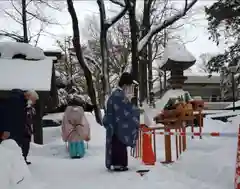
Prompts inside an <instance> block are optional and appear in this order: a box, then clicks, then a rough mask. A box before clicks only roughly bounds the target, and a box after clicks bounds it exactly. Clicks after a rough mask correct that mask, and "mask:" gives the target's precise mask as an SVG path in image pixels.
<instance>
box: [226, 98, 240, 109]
mask: <svg viewBox="0 0 240 189" xmlns="http://www.w3.org/2000/svg"><path fill="white" fill-rule="evenodd" d="M239 106H240V100H238V101H236V102H235V107H239ZM231 108H233V103H231V104H229V105H228V106H227V107H226V108H225V109H231Z"/></svg>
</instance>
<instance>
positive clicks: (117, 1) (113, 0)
mask: <svg viewBox="0 0 240 189" xmlns="http://www.w3.org/2000/svg"><path fill="white" fill-rule="evenodd" d="M109 1H110V2H112V3H113V4H116V5H119V6H120V7H125V4H124V3H122V2H121V1H119V0H109Z"/></svg>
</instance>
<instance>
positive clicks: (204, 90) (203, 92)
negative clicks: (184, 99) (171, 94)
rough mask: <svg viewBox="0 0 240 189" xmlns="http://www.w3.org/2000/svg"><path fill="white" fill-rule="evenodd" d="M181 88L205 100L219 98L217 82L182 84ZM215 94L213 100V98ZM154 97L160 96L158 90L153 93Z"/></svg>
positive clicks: (217, 99)
mask: <svg viewBox="0 0 240 189" xmlns="http://www.w3.org/2000/svg"><path fill="white" fill-rule="evenodd" d="M183 90H185V91H188V92H189V93H190V95H191V96H192V97H194V96H201V97H202V99H203V100H204V101H206V102H209V101H219V100H221V93H220V86H219V84H217V83H216V84H184V86H183ZM214 96H215V100H214ZM155 97H156V98H160V97H161V95H160V91H159V90H158V91H157V92H156V93H155Z"/></svg>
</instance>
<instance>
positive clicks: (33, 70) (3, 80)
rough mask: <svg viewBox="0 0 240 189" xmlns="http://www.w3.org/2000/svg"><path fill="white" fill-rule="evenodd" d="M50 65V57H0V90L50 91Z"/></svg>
mask: <svg viewBox="0 0 240 189" xmlns="http://www.w3.org/2000/svg"><path fill="white" fill-rule="evenodd" d="M52 66H53V63H52V61H51V60H50V59H45V60H37V61H30V60H22V59H13V60H9V59H0V90H11V89H16V88H18V89H22V90H29V89H34V90H36V91H50V89H51V79H52Z"/></svg>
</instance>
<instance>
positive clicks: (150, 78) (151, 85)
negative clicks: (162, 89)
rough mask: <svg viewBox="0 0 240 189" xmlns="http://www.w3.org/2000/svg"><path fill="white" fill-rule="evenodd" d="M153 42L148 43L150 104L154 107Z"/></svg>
mask: <svg viewBox="0 0 240 189" xmlns="http://www.w3.org/2000/svg"><path fill="white" fill-rule="evenodd" d="M152 69H153V68H152V43H151V42H149V43H148V92H149V94H148V95H149V104H150V106H152V107H154V104H155V102H154V97H153V98H151V96H153V74H152Z"/></svg>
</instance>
